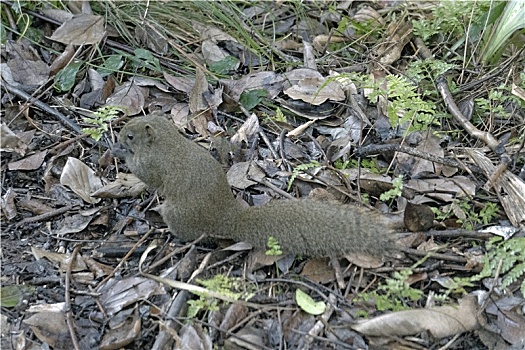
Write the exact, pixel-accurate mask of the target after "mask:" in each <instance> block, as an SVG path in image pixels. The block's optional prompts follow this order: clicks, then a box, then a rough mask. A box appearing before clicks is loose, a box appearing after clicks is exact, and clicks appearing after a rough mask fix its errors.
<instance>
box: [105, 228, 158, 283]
mask: <svg viewBox="0 0 525 350" xmlns="http://www.w3.org/2000/svg"><path fill="white" fill-rule="evenodd" d="M153 231H154V230H153V229H150V230H149V231H148V232H146V234H145V235H144V236H142V237H141V238H140V239H139V240H138V241H137V243H135V245H134V246H133V247H132V248H131V249H130V250H129V252H128V254H126V255H125V256H124V257H123V258H122V260H120V262H119V263H118V265H117V267H115V268H114V269H113V271H112V272H111V273H110V274H109V275H107V276H106V278H104V279H103V280H102V281H100V283H99V284H98V285H97V286H96V287H95V290H97V289H99V288H100V287H101V286H102V285H104V283H106V282H107V281H109V280H110V279H111V278H112V277H113V276H114V275H115V273H116V272H117V271H118V270H119V269H120V267H121V266H122V265H124V263H125V262H126V261H127V260H128V258H129V257H130V256H131V255H132V254H133V251H134V250H135V249H137V248H138V247H139V246H140V245H141V244H142V243H143V242H144V241H145V240H146V238H148V236H149V235H150V234H151V233H152V232H153Z"/></svg>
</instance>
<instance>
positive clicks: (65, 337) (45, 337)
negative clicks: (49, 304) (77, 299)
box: [23, 312, 73, 349]
mask: <svg viewBox="0 0 525 350" xmlns="http://www.w3.org/2000/svg"><path fill="white" fill-rule="evenodd" d="M23 322H24V323H26V324H28V325H29V326H31V329H32V330H33V332H34V333H35V335H36V336H37V338H38V339H40V341H42V342H44V343H47V344H49V345H51V346H52V347H53V349H73V343H72V341H71V336H70V334H69V328H68V327H67V323H66V315H65V314H64V313H58V312H40V313H37V314H35V315H33V316H31V317H29V318H26V319H25V320H24V321H23Z"/></svg>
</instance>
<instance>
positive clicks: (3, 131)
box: [0, 123, 27, 156]
mask: <svg viewBox="0 0 525 350" xmlns="http://www.w3.org/2000/svg"><path fill="white" fill-rule="evenodd" d="M26 150H27V144H26V143H25V142H24V141H22V140H21V139H20V138H19V137H18V136H17V135H16V134H15V133H14V132H12V131H11V129H10V128H9V127H8V126H7V125H6V124H4V123H2V127H1V128H0V151H2V152H16V153H18V154H20V155H21V156H23V155H25V152H26Z"/></svg>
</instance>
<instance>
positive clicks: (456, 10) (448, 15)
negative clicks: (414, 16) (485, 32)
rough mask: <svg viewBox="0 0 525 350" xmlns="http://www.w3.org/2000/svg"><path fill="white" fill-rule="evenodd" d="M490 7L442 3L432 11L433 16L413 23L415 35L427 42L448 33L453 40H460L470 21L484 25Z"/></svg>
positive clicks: (467, 3) (469, 3) (474, 4)
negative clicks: (484, 17) (433, 37)
mask: <svg viewBox="0 0 525 350" xmlns="http://www.w3.org/2000/svg"><path fill="white" fill-rule="evenodd" d="M488 9H489V5H487V4H486V3H484V2H472V1H441V2H439V3H438V4H437V6H435V7H434V8H433V9H432V16H429V18H424V19H422V20H417V21H416V20H414V21H412V26H413V27H414V34H415V35H417V36H419V37H421V38H422V39H423V40H424V41H425V42H427V43H428V42H429V40H430V38H431V37H432V36H434V35H436V34H442V33H447V34H448V35H449V36H451V37H452V40H453V39H459V38H461V37H462V36H464V33H465V32H466V31H467V28H468V24H469V20H470V19H472V23H483V22H482V21H481V18H482V17H483V15H485V14H486V13H487V11H488Z"/></svg>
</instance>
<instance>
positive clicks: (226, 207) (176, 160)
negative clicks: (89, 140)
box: [113, 115, 394, 257]
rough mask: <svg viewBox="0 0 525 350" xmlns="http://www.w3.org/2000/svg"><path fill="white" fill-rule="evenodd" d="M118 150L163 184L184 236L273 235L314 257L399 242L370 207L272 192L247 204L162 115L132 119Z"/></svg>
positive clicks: (372, 250)
mask: <svg viewBox="0 0 525 350" xmlns="http://www.w3.org/2000/svg"><path fill="white" fill-rule="evenodd" d="M113 154H114V155H115V156H117V157H119V158H124V159H125V161H126V164H127V166H128V168H129V170H131V172H133V173H134V174H135V175H136V176H137V177H138V178H139V179H141V180H142V181H143V182H145V183H146V184H147V185H148V186H151V187H154V188H156V189H158V190H159V191H160V193H161V194H162V195H163V196H164V198H165V201H164V204H163V205H162V207H161V216H162V217H163V219H164V221H165V222H166V224H167V225H168V227H169V229H170V230H171V231H172V232H174V233H175V234H177V235H178V236H179V237H180V238H181V239H182V240H184V241H189V240H192V239H196V238H198V237H200V236H201V235H202V234H214V235H220V236H224V237H226V238H230V239H233V240H234V241H238V242H239V241H243V242H247V243H250V244H252V245H253V246H254V247H256V248H265V247H266V244H267V242H268V238H269V237H270V236H273V237H275V238H276V239H277V241H278V243H279V245H280V246H281V249H282V250H283V251H284V252H285V253H295V254H302V255H305V256H312V257H314V256H317V257H320V256H333V255H344V254H345V253H367V254H370V255H375V256H380V255H384V254H385V253H388V252H389V251H392V250H393V247H394V244H393V242H392V240H391V238H390V235H389V233H390V232H391V231H392V230H391V229H390V225H389V223H388V220H387V217H386V216H385V215H383V214H381V213H379V212H376V211H373V210H370V209H366V208H362V207H356V206H351V205H345V204H334V203H328V202H318V201H313V200H273V201H271V202H270V203H268V204H266V205H262V206H258V207H248V208H245V207H243V206H242V205H241V204H240V203H239V202H238V201H237V200H236V199H235V198H234V196H233V193H232V191H231V188H230V186H229V184H228V181H227V180H226V175H225V173H224V171H223V168H222V166H221V164H220V163H219V162H218V161H217V160H216V159H215V158H213V157H212V156H211V154H210V153H209V152H208V151H206V150H205V149H204V148H201V147H200V146H198V145H196V144H195V143H193V142H192V141H190V140H188V139H187V138H185V137H184V136H183V135H182V134H180V133H179V131H178V129H177V127H176V126H175V124H174V123H173V122H171V121H169V120H168V119H167V118H165V117H163V116H153V115H150V116H145V117H136V118H134V119H132V120H131V121H130V122H128V123H127V124H126V125H125V126H124V127H123V128H122V130H121V131H120V133H119V143H117V144H115V145H114V147H113Z"/></svg>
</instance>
